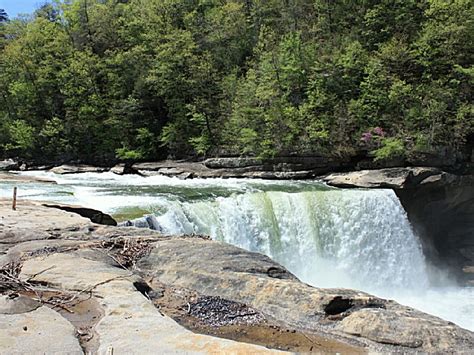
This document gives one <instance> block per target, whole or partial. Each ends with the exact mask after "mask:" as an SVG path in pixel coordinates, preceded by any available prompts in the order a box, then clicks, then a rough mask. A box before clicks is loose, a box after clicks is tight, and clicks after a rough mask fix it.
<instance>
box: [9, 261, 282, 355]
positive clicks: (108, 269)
mask: <svg viewBox="0 0 474 355" xmlns="http://www.w3.org/2000/svg"><path fill="white" fill-rule="evenodd" d="M37 270H46V271H45V272H43V273H41V274H40V275H38V276H36V277H34V280H35V281H42V282H46V283H48V284H50V285H54V286H55V287H58V288H61V289H63V290H68V291H84V290H88V291H87V292H92V295H93V296H94V297H96V298H97V299H98V300H99V302H100V305H101V307H102V308H103V311H104V316H103V318H102V319H101V320H100V321H99V322H98V324H97V326H96V327H95V331H96V332H97V334H98V337H99V343H100V345H99V348H98V349H97V352H98V353H100V354H105V353H107V351H108V349H109V348H111V347H112V348H113V351H114V353H115V354H131V353H134V354H152V353H153V354H165V353H166V354H170V353H171V354H175V353H176V354H178V353H193V354H194V353H196V354H199V353H202V354H210V353H216V354H217V353H222V354H224V353H225V354H252V353H255V354H257V353H258V354H265V353H282V352H279V351H276V350H269V349H266V348H264V347H261V346H257V345H251V344H245V343H238V342H235V341H231V340H226V339H220V338H214V337H211V336H206V335H200V334H194V333H192V332H191V331H189V330H187V329H185V328H183V327H182V326H180V325H179V324H177V323H176V322H175V321H174V320H172V319H171V318H169V317H167V316H164V315H162V314H160V312H159V311H158V310H157V309H156V308H155V307H154V306H153V304H152V303H151V301H150V300H148V299H147V298H146V297H145V296H144V295H143V294H142V293H140V292H139V291H138V290H137V288H136V287H135V286H134V283H135V282H138V281H139V280H140V278H139V277H138V276H136V275H133V274H131V273H130V272H129V271H128V270H123V269H119V268H115V267H112V266H110V265H107V264H104V263H101V262H98V261H93V260H87V259H83V258H80V257H78V256H75V255H71V254H65V253H63V254H54V255H50V256H47V257H44V258H35V259H31V260H28V261H26V262H25V263H24V265H23V269H22V273H21V277H23V278H29V276H30V275H33V274H36V273H37ZM0 344H1V342H0ZM24 349H25V350H27V348H24Z"/></svg>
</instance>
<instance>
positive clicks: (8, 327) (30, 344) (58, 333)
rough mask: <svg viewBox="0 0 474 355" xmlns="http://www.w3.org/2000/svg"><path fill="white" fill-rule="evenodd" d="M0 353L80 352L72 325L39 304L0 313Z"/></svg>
mask: <svg viewBox="0 0 474 355" xmlns="http://www.w3.org/2000/svg"><path fill="white" fill-rule="evenodd" d="M0 353H1V354H71V355H72V354H83V351H82V348H81V346H80V345H79V341H78V340H77V338H76V337H75V329H74V327H73V326H72V324H71V323H69V322H68V321H67V320H66V319H64V318H63V317H62V316H61V315H60V314H59V313H57V312H55V311H53V310H52V309H50V308H48V307H44V306H43V307H40V308H38V309H36V310H34V311H32V312H27V313H21V314H9V315H5V314H0Z"/></svg>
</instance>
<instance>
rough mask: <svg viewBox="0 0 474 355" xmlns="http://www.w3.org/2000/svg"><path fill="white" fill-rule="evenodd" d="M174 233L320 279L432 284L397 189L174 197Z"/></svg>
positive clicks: (167, 217)
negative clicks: (217, 243) (247, 253)
mask: <svg viewBox="0 0 474 355" xmlns="http://www.w3.org/2000/svg"><path fill="white" fill-rule="evenodd" d="M166 204H168V206H163V207H165V209H166V210H167V212H166V213H164V214H162V215H161V216H158V217H157V220H158V223H159V224H160V226H161V227H162V228H163V230H164V231H165V232H167V233H170V234H181V233H200V234H210V235H211V236H212V237H214V238H215V239H219V240H222V241H225V242H228V243H231V244H234V245H238V246H240V247H242V248H245V249H247V250H251V251H258V252H262V253H264V254H267V255H269V256H271V257H272V258H273V259H274V260H276V261H278V262H280V263H281V264H283V265H285V266H286V267H287V268H288V269H289V270H290V271H292V272H293V273H295V274H296V275H298V276H299V277H300V278H301V279H303V280H304V281H306V282H308V283H311V284H316V285H318V286H326V287H337V286H341V284H342V285H344V286H346V287H355V288H361V287H362V286H365V289H367V285H370V288H371V289H372V290H374V291H376V290H379V289H382V288H384V289H385V288H387V287H409V288H412V287H426V286H427V285H428V278H427V275H426V270H425V261H424V256H423V253H422V250H421V245H420V243H419V241H418V239H417V238H416V237H415V236H414V234H413V232H412V229H411V227H410V224H409V222H408V219H407V217H406V214H405V211H404V210H403V208H402V206H401V205H400V202H399V200H398V198H397V197H396V195H395V193H394V192H393V191H391V190H366V191H354V190H329V191H309V192H298V193H287V192H258V193H246V194H240V195H234V196H231V197H220V198H217V199H216V200H214V201H205V202H194V203H188V202H178V201H169V202H167V203H166Z"/></svg>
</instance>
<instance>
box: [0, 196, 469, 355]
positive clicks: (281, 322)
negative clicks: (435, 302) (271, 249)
mask: <svg viewBox="0 0 474 355" xmlns="http://www.w3.org/2000/svg"><path fill="white" fill-rule="evenodd" d="M0 211H1V213H2V216H8V217H7V218H4V219H3V222H2V223H3V227H2V229H0V237H1V238H0V241H1V242H3V241H4V240H7V242H6V243H3V249H2V250H3V255H0V268H1V272H0V274H2V275H7V276H8V280H9V282H10V283H9V284H8V285H7V283H6V282H5V279H0V283H2V282H3V284H4V285H7V286H8V287H3V288H1V287H0V290H1V292H0V293H2V297H3V298H1V299H0V327H1V329H2V332H0V340H1V341H0V352H6V351H8V352H15V351H16V352H26V351H27V352H40V353H44V352H48V353H49V352H54V351H56V352H62V351H69V352H71V353H75V352H77V353H83V352H89V351H91V352H93V353H94V352H98V353H107V352H110V351H113V352H114V353H150V352H153V353H183V352H188V353H230V354H248V353H265V352H275V353H276V352H277V351H279V350H286V351H301V352H304V351H317V352H325V351H328V352H339V353H348V354H353V353H364V352H385V353H386V352H403V353H416V352H419V351H421V352H437V353H446V352H449V353H463V352H464V353H465V352H469V351H470V350H472V348H474V334H473V333H472V332H469V331H467V330H464V329H462V328H459V327H457V326H455V325H454V324H452V323H450V322H447V321H444V320H441V319H439V318H436V317H433V316H430V315H427V314H424V313H422V312H419V311H416V310H414V309H411V308H408V307H404V306H401V305H399V304H397V303H395V302H393V301H387V300H384V299H380V298H377V297H374V296H371V295H369V294H366V293H364V292H358V291H354V290H347V289H319V288H315V287H311V286H308V285H306V284H304V283H302V282H300V281H299V280H298V279H297V278H296V277H295V276H294V275H292V274H291V273H290V272H288V271H287V270H286V269H285V268H283V267H282V266H280V265H279V264H277V263H275V262H274V261H272V260H271V259H269V258H268V257H266V256H263V255H261V254H258V253H250V252H247V251H245V250H242V249H239V248H237V247H234V246H231V245H227V244H224V243H219V242H215V241H212V240H209V239H207V238H204V237H201V236H183V237H176V236H164V235H161V234H159V233H157V232H153V231H151V230H144V229H137V228H120V227H113V226H99V225H96V224H93V223H92V222H90V221H89V220H88V219H85V218H83V217H80V216H78V215H74V214H71V213H70V212H66V211H63V210H58V209H53V208H47V207H45V206H43V205H42V204H41V203H33V202H32V203H27V202H24V201H23V203H22V204H21V205H19V208H18V210H17V211H11V212H10V211H8V204H7V203H6V202H5V203H4V204H0ZM22 211H23V212H25V211H28V212H29V215H30V218H29V219H28V222H24V223H23V221H24V219H25V215H24V214H23V212H22ZM52 221H56V222H55V223H56V225H54V226H51V223H53V222H52ZM67 222H69V223H67ZM61 223H64V226H60V225H58V224H61ZM50 233H54V234H50ZM35 236H36V237H35ZM51 236H52V237H54V239H51ZM16 298H18V301H15V300H14V299H16ZM11 300H13V301H11ZM20 300H21V302H20ZM12 302H13V303H12ZM14 303H16V304H14ZM25 326H26V327H27V331H25V330H23V327H25ZM3 329H6V331H5V332H4V331H3ZM30 330H31V333H30ZM5 334H6V335H5ZM58 334H59V335H60V337H61V341H56V342H55V343H52V341H53V340H51V339H52V338H53V337H54V338H57V337H58ZM236 340H238V341H236ZM249 342H250V343H254V344H249ZM266 346H270V347H272V348H273V350H270V349H268V348H266Z"/></svg>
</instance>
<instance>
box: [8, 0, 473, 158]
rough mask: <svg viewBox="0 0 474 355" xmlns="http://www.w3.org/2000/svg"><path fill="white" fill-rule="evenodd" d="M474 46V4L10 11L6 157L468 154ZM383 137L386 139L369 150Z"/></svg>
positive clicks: (192, 3) (159, 5)
mask: <svg viewBox="0 0 474 355" xmlns="http://www.w3.org/2000/svg"><path fill="white" fill-rule="evenodd" d="M473 43H474V9H473V2H472V1H470V0H449V1H447V0H446V1H445V0H422V1H416V0H393V1H358V2H357V1H328V0H292V1H286V0H285V1H283V0H268V1H261V0H258V1H247V0H246V1H244V0H219V1H218V0H205V1H197V0H148V1H145V0H128V1H115V0H87V1H86V0H71V1H61V0H57V1H53V2H51V3H50V4H46V5H44V6H41V7H40V8H39V9H38V10H37V11H36V12H35V13H34V14H33V15H32V16H30V17H25V18H21V19H8V16H7V15H6V13H5V12H2V11H1V10H0V154H20V155H30V156H32V157H44V158H55V157H58V156H63V155H64V156H68V157H74V158H79V159H86V160H87V159H89V160H90V159H102V160H107V159H114V158H115V157H118V158H119V159H125V160H140V159H158V158H163V157H166V156H168V155H170V156H174V157H179V156H189V155H194V156H206V155H210V154H214V152H227V153H231V154H238V155H249V156H258V157H271V156H276V155H287V154H316V153H317V154H320V153H322V154H327V155H335V156H346V157H348V156H351V155H354V154H357V153H358V152H359V151H360V150H361V149H362V150H363V151H367V150H371V151H374V154H375V159H378V160H380V159H389V158H390V157H394V156H404V155H409V154H410V151H411V150H421V151H431V150H436V149H437V148H440V147H450V148H453V149H455V150H462V149H463V148H464V147H465V146H466V144H468V139H470V137H472V136H473V134H474V123H473V122H474V120H473V105H472V102H473V100H472V99H473V98H472V92H473V91H472V83H473V78H474V74H473V73H474V69H473V68H474V67H473V66H472V53H473ZM374 127H378V128H380V129H382V128H383V132H384V134H385V133H386V136H384V137H379V138H380V139H378V141H377V142H376V143H377V145H376V146H375V145H374V144H375V143H374V142H372V143H371V144H372V146H371V145H370V144H368V145H367V144H366V145H365V146H364V145H363V144H362V146H361V141H360V140H361V134H363V133H364V132H366V133H367V132H371V131H372V130H373V129H374ZM395 137H396V138H395Z"/></svg>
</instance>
